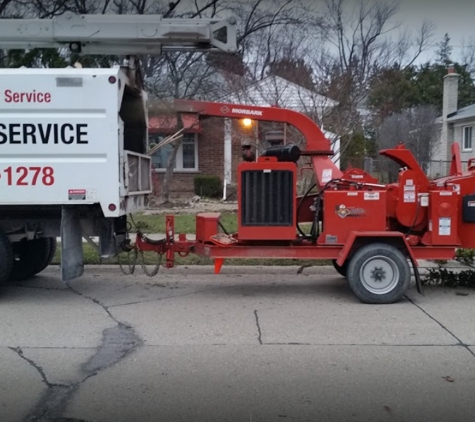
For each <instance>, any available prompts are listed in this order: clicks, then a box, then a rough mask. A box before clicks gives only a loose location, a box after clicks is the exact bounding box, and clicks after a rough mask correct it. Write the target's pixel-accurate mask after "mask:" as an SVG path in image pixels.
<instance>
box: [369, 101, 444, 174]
mask: <svg viewBox="0 0 475 422" xmlns="http://www.w3.org/2000/svg"><path fill="white" fill-rule="evenodd" d="M437 115H438V113H437V110H436V109H435V108H433V107H431V106H420V107H416V108H413V109H408V110H404V111H402V112H401V113H397V114H393V115H391V116H389V117H387V118H386V119H385V120H384V121H383V123H382V125H381V126H380V128H379V130H378V135H377V141H378V146H379V147H380V148H393V147H395V146H396V145H398V144H399V143H403V144H404V145H405V146H406V147H407V148H408V149H410V150H411V152H412V153H413V154H414V156H415V158H416V159H417V161H418V162H419V163H420V164H421V165H422V166H423V168H424V170H425V171H428V166H429V163H430V160H431V158H432V156H433V153H434V150H435V148H436V145H437V140H438V139H437V134H438V130H437V127H436V126H435V125H434V122H435V119H436V118H437ZM388 167H389V170H390V171H389V173H390V179H392V180H394V179H395V177H396V176H397V166H394V165H393V166H388Z"/></svg>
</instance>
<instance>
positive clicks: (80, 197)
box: [68, 189, 86, 201]
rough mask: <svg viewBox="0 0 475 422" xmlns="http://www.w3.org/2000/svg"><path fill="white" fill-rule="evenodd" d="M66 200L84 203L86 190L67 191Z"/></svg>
mask: <svg viewBox="0 0 475 422" xmlns="http://www.w3.org/2000/svg"><path fill="white" fill-rule="evenodd" d="M68 198H69V200H70V201H84V200H85V199H86V189H69V191H68Z"/></svg>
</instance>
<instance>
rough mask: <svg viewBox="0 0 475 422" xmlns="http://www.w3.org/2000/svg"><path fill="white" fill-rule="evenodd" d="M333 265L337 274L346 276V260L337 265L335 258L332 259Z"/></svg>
mask: <svg viewBox="0 0 475 422" xmlns="http://www.w3.org/2000/svg"><path fill="white" fill-rule="evenodd" d="M332 263H333V267H334V268H335V270H336V271H337V272H338V274H340V275H342V276H343V277H346V273H347V272H348V261H345V263H344V264H343V265H338V264H337V263H336V259H332Z"/></svg>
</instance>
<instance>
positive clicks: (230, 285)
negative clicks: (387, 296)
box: [0, 267, 475, 422]
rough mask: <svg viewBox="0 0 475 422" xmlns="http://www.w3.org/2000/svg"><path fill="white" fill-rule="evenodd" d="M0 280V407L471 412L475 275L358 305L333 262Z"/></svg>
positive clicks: (301, 413) (125, 413)
mask: <svg viewBox="0 0 475 422" xmlns="http://www.w3.org/2000/svg"><path fill="white" fill-rule="evenodd" d="M212 272H213V271H212V269H211V268H210V267H179V268H175V269H172V270H163V269H162V270H161V272H160V273H159V274H158V276H156V277H154V278H148V277H146V276H144V275H141V274H140V272H139V273H138V274H137V275H134V276H125V275H123V274H121V273H120V270H119V268H117V267H89V268H87V269H86V273H85V276H84V277H82V278H81V279H78V280H75V281H74V282H72V283H70V285H69V286H64V285H63V284H62V283H61V282H60V278H59V270H58V268H56V267H51V268H49V269H48V270H46V271H45V272H44V273H43V274H41V275H39V276H37V277H35V278H34V279H32V280H29V281H27V282H23V283H21V284H20V285H7V286H2V287H0V333H1V335H0V421H1V422H10V421H13V422H16V421H22V422H23V421H25V422H33V421H35V422H36V421H38V422H47V421H63V422H67V421H69V422H93V421H94V422H109V421H111V422H112V421H114V422H118V421H141V422H148V421H167V422H168V421H251V422H252V421H282V420H295V421H346V420H351V421H368V420H375V421H380V420H397V421H413V420H417V421H439V420H440V421H446V420H450V421H468V420H472V419H473V414H474V412H475V400H473V395H474V393H475V291H473V290H464V289H443V288H440V287H431V288H427V287H426V288H425V291H426V295H425V296H420V295H418V294H417V292H416V291H415V288H414V287H412V288H411V290H410V291H409V292H408V294H407V297H406V298H404V300H402V301H401V302H399V303H397V304H393V305H365V304H362V303H360V302H359V301H358V300H357V299H356V298H355V297H354V296H353V294H352V293H351V291H350V290H349V288H348V286H347V285H346V281H345V280H344V279H343V278H341V277H340V276H339V275H338V274H336V273H335V271H334V270H333V268H328V267H311V268H305V269H304V270H303V272H302V274H297V267H271V268H269V267H267V268H265V267H224V268H223V271H222V274H221V275H219V276H217V275H214V274H213V273H212Z"/></svg>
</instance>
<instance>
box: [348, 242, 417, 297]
mask: <svg viewBox="0 0 475 422" xmlns="http://www.w3.org/2000/svg"><path fill="white" fill-rule="evenodd" d="M347 274H348V283H349V285H350V288H351V290H352V291H353V293H354V294H355V295H356V297H357V298H358V299H360V300H361V301H362V302H364V303H372V304H387V303H394V302H397V301H398V300H400V299H401V298H402V296H403V295H404V294H405V293H406V291H407V289H408V288H409V285H410V283H411V269H410V267H409V263H408V262H407V258H406V257H405V256H404V254H403V253H402V252H401V251H399V250H398V249H397V248H395V247H394V246H391V245H388V244H386V243H374V244H371V245H367V246H364V247H362V248H361V249H359V250H358V251H357V252H356V253H355V254H354V255H353V257H352V258H351V260H350V263H349V265H348V271H347Z"/></svg>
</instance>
